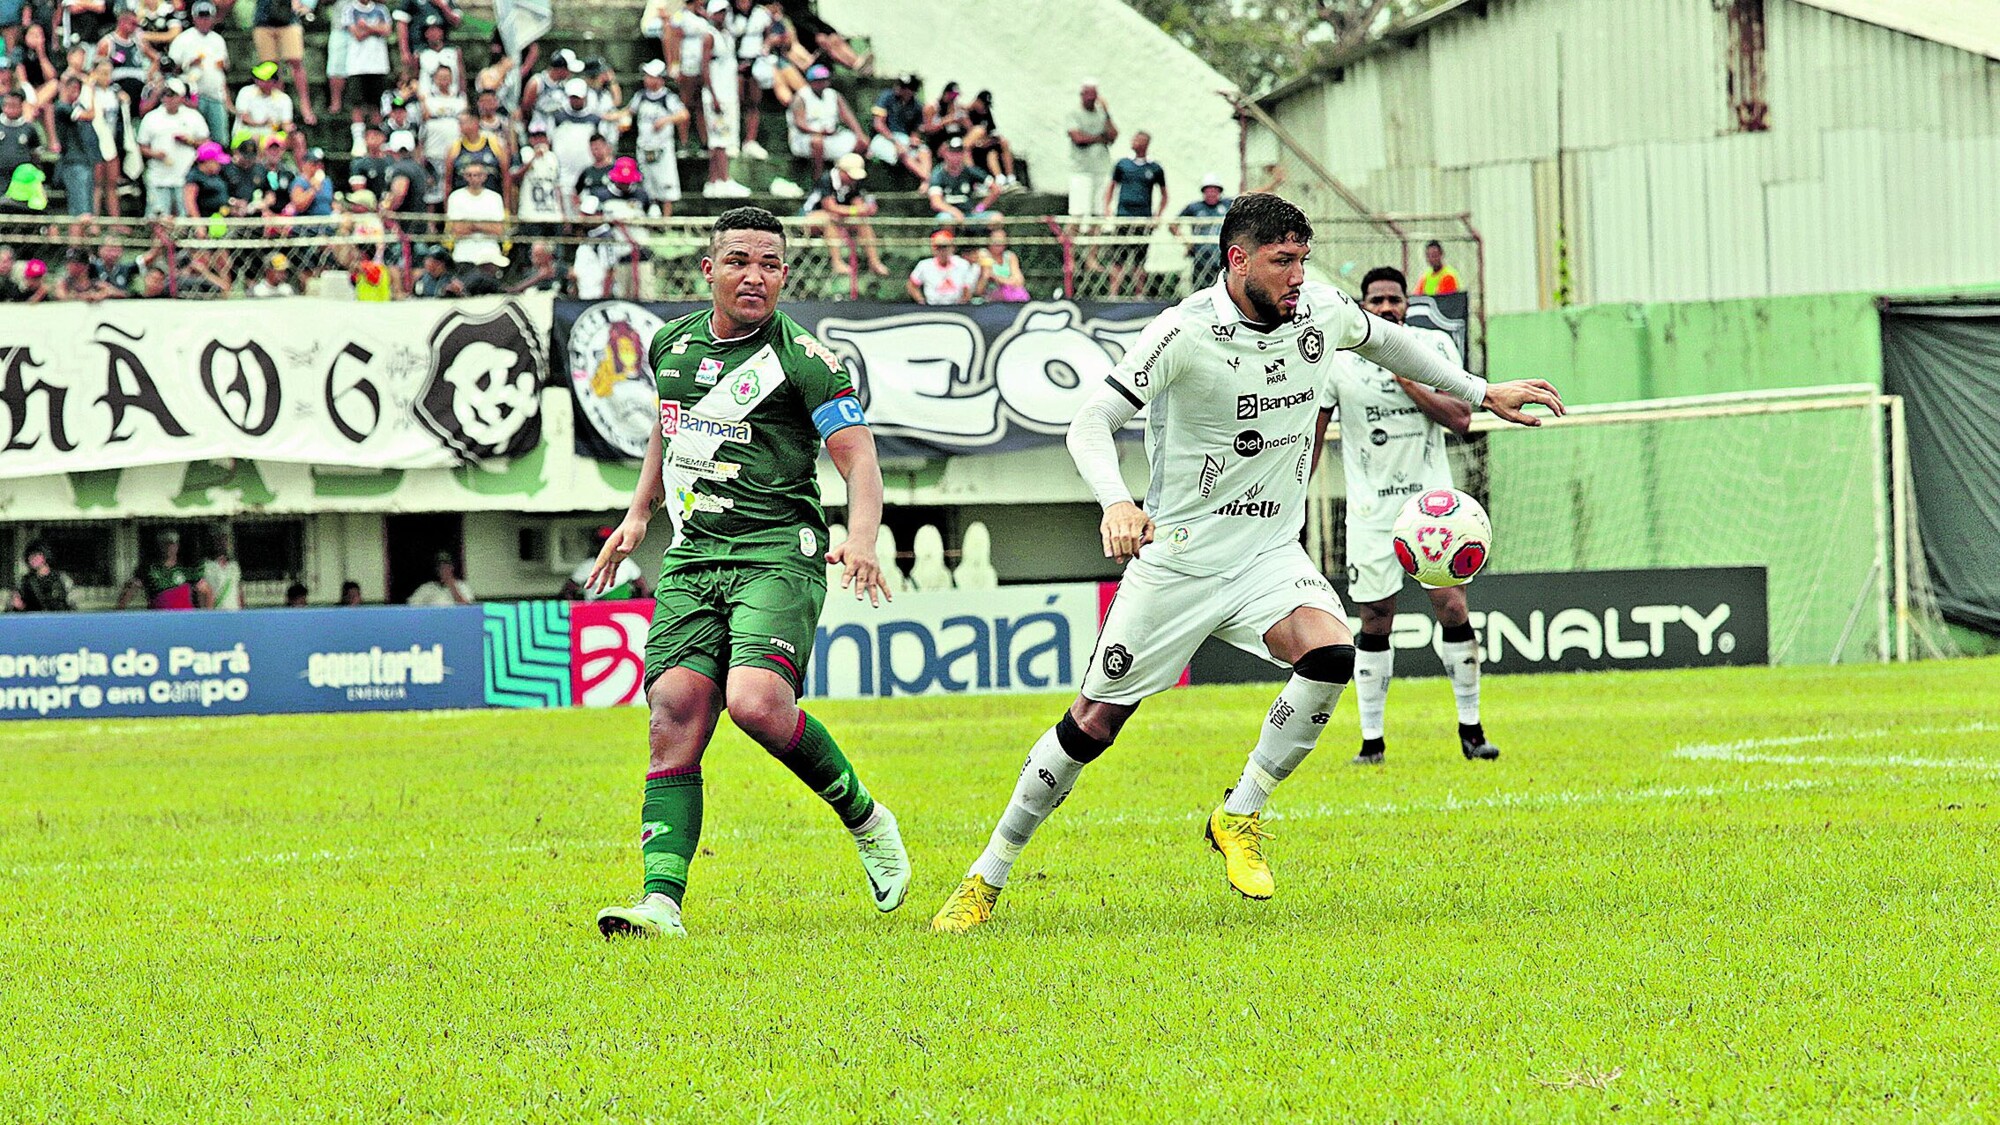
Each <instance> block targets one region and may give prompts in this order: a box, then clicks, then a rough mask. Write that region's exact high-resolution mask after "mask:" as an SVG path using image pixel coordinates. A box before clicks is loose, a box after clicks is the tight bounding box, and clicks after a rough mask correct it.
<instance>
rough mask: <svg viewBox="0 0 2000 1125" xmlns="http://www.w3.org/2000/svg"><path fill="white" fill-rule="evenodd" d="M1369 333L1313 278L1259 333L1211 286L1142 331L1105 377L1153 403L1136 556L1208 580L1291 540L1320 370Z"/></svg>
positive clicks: (1312, 436) (1301, 510)
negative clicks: (1293, 304) (1144, 538)
mask: <svg viewBox="0 0 2000 1125" xmlns="http://www.w3.org/2000/svg"><path fill="white" fill-rule="evenodd" d="M1368 331H1369V329H1368V319H1367V317H1366V316H1365V314H1363V313H1362V311H1361V309H1360V308H1359V307H1358V306H1357V305H1355V303H1354V301H1353V299H1352V298H1350V297H1348V295H1347V294H1345V293H1343V292H1341V291H1340V290H1338V289H1335V288H1334V287H1332V286H1330V285H1324V284H1321V283H1319V282H1307V283H1306V285H1305V288H1304V291H1303V292H1302V293H1301V294H1300V297H1299V304H1298V310H1297V312H1296V313H1295V314H1294V315H1293V317H1292V319H1291V320H1289V321H1287V322H1285V323H1284V324H1281V325H1279V326H1278V327H1276V328H1275V329H1273V330H1271V331H1269V332H1263V331H1259V330H1258V329H1257V328H1255V327H1253V326H1252V325H1251V324H1250V323H1249V322H1247V321H1246V320H1244V318H1243V314H1242V313H1241V312H1240V311H1239V310H1238V309H1237V307H1236V304H1235V302H1233V301H1231V300H1230V299H1229V294H1228V292H1227V291H1226V290H1225V289H1224V288H1223V286H1222V283H1220V282H1218V283H1217V284H1215V285H1214V286H1212V287H1211V288H1208V289H1204V290H1202V291H1201V292H1199V293H1196V294H1194V295H1193V296H1191V297H1189V298H1187V299H1186V300H1184V301H1182V302H1181V303H1180V304H1178V305H1175V306H1174V307H1173V308H1171V309H1168V310H1166V311H1165V312H1163V313H1161V314H1160V315H1159V316H1157V317H1155V318H1154V319H1153V322H1152V323H1151V324H1149V325H1147V326H1146V330H1145V331H1144V332H1142V333H1140V334H1139V338H1138V339H1137V340H1136V341H1135V342H1134V343H1133V345H1132V347H1131V349H1130V350H1129V351H1127V352H1126V353H1125V357H1124V359H1122V360H1121V361H1119V363H1118V366H1117V367H1116V368H1115V369H1114V370H1113V371H1112V373H1111V375H1110V377H1109V378H1110V382H1111V385H1112V386H1113V387H1115V388H1116V389H1117V390H1118V391H1119V392H1120V393H1122V394H1123V395H1124V396H1125V397H1126V398H1127V399H1130V400H1131V401H1132V402H1133V403H1134V404H1135V405H1138V406H1141V407H1145V406H1150V407H1151V412H1150V414H1149V416H1148V421H1147V423H1146V460H1147V462H1148V464H1149V465H1150V467H1151V470H1152V483H1151V486H1150V487H1149V488H1148V489H1147V493H1146V504H1145V508H1146V511H1147V513H1148V514H1149V515H1151V516H1152V518H1153V523H1154V527H1155V530H1154V539H1155V541H1154V542H1153V543H1151V544H1150V545H1148V546H1147V547H1146V548H1145V549H1144V550H1142V551H1141V552H1140V558H1141V559H1142V560H1144V561H1146V562H1149V563H1153V564H1157V565H1159V566H1163V567H1166V568H1168V569H1170V570H1175V571H1179V572H1181V573H1183V574H1191V575H1197V576H1202V575H1218V574H1224V573H1227V572H1230V571H1232V570H1234V569H1236V568H1238V567H1240V566H1242V565H1243V564H1245V563H1247V562H1249V561H1250V560H1251V559H1253V558H1255V557H1257V556H1258V555H1260V554H1262V553H1263V552H1264V551H1266V550H1268V549H1269V548H1271V547H1272V546H1274V545H1276V544H1280V543H1286V542H1291V541H1294V540H1296V539H1297V538H1298V535H1299V529H1300V528H1301V527H1302V526H1303V524H1304V521H1305V495H1306V475H1307V473H1308V471H1309V469H1310V467H1311V465H1312V451H1313V443H1314V442H1315V441H1316V440H1318V436H1319V435H1318V433H1317V432H1316V430H1317V425H1318V420H1319V409H1320V405H1321V403H1320V395H1321V387H1322V385H1323V383H1324V382H1325V378H1326V371H1327V369H1328V368H1329V367H1330V366H1331V364H1332V361H1333V357H1334V354H1335V352H1336V351H1338V350H1341V349H1346V348H1353V347H1358V346H1360V345H1361V344H1363V343H1365V342H1367V339H1368Z"/></svg>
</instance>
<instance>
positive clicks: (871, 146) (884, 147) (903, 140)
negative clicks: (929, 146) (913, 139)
mask: <svg viewBox="0 0 2000 1125" xmlns="http://www.w3.org/2000/svg"><path fill="white" fill-rule="evenodd" d="M899 143H900V144H902V145H904V146H905V147H908V145H909V143H910V135H909V134H908V133H897V134H896V139H895V140H893V141H892V140H890V139H889V138H887V137H885V136H883V135H882V134H880V133H876V134H874V135H873V136H871V137H869V138H868V155H869V156H871V157H873V158H875V159H876V160H879V161H881V162H882V163H884V164H895V163H897V162H898V161H897V158H896V145H897V144H899Z"/></svg>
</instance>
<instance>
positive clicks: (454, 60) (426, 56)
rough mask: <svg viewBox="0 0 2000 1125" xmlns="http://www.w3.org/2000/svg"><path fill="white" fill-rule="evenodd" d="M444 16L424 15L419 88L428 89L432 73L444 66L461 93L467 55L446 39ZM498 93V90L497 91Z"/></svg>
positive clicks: (453, 84) (418, 58) (419, 55)
mask: <svg viewBox="0 0 2000 1125" xmlns="http://www.w3.org/2000/svg"><path fill="white" fill-rule="evenodd" d="M446 30H447V28H446V27H445V22H444V17H443V16H440V15H437V14H435V13H431V14H427V15H425V16H424V22H423V30H422V32H421V33H420V34H421V35H422V37H423V44H424V46H423V49H422V50H420V51H418V52H417V82H418V86H417V89H419V90H422V89H427V88H429V87H430V85H431V83H432V81H433V80H432V78H431V75H432V74H433V73H435V72H436V71H437V70H438V69H440V68H443V69H446V70H449V71H451V74H452V86H453V88H454V89H456V90H457V91H458V92H459V93H461V94H463V93H464V92H465V56H464V54H463V53H462V52H460V51H459V49H458V48H457V47H454V46H452V45H451V44H450V43H448V42H446V41H445V32H446ZM495 93H496V94H497V93H498V91H495Z"/></svg>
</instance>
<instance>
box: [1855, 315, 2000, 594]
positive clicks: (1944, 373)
mask: <svg viewBox="0 0 2000 1125" xmlns="http://www.w3.org/2000/svg"><path fill="white" fill-rule="evenodd" d="M1882 381H1883V389H1884V390H1885V391H1887V392H1888V393H1889V394H1893V395H1901V396H1903V401H1904V404H1905V411H1906V413H1907V416H1908V420H1909V436H1910V478H1911V482H1912V486H1913V488H1914V490H1915V492H1916V500H1917V521H1918V522H1917V526H1918V529H1919V533H1920V534H1921V535H1922V537H1923V543H1924V556H1925V558H1926V560H1927V561H1928V562H1929V564H1930V571H1931V581H1932V583H1933V584H1934V585H1935V587H1936V589H1937V600H1938V609H1939V611H1940V612H1942V613H1943V615H1944V616H1945V618H1946V619H1947V620H1950V621H1953V622H1956V623H1958V624H1961V625H1968V626H1971V627H1972V628H1975V629H1982V630H1985V631H1987V632H1995V633H2000V303H1979V304H1974V303H1968V304H1937V305H1902V306H1895V305H1892V306H1889V307H1888V308H1886V309H1885V310H1884V312H1883V315H1882Z"/></svg>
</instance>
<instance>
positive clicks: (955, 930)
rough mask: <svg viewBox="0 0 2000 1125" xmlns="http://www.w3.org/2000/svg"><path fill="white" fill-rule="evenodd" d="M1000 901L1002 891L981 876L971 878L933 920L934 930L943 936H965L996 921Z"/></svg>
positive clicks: (954, 893)
mask: <svg viewBox="0 0 2000 1125" xmlns="http://www.w3.org/2000/svg"><path fill="white" fill-rule="evenodd" d="M999 901H1000V888H999V887H996V886H993V885H992V884H990V883H988V882H987V881H986V880H984V879H981V878H980V877H979V876H977V875H967V876H966V877H965V881H964V882H962V883H960V884H959V885H958V889H957V890H955V891H953V892H951V897H950V898H948V899H945V900H944V906H943V907H942V908H941V909H939V910H938V912H937V917H935V918H933V919H931V929H932V930H933V931H935V932H937V933H940V934H962V933H964V932H966V931H967V930H970V929H971V928H972V927H974V926H977V925H979V924H980V923H981V922H984V921H986V920H987V919H989V918H991V917H993V904H994V903H996V902H999Z"/></svg>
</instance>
